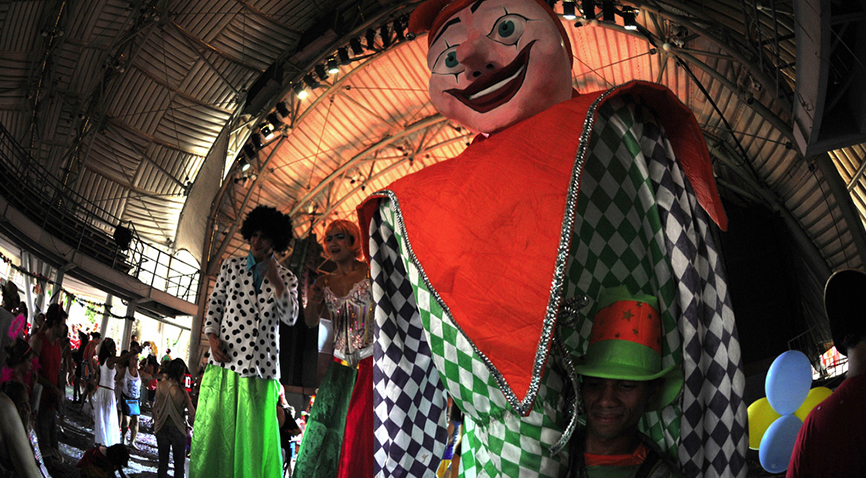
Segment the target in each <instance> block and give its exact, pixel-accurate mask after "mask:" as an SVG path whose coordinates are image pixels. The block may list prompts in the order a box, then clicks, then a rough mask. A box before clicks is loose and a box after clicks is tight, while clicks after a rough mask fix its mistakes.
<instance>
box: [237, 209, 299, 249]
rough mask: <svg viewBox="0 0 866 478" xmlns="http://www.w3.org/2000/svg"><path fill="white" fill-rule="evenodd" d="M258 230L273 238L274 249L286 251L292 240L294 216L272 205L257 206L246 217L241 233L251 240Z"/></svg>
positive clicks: (245, 238)
mask: <svg viewBox="0 0 866 478" xmlns="http://www.w3.org/2000/svg"><path fill="white" fill-rule="evenodd" d="M256 232H261V233H262V235H263V236H265V237H267V238H268V239H270V240H271V242H272V243H273V246H274V251H276V252H285V251H286V249H288V248H289V243H290V242H291V241H292V218H291V217H289V216H288V215H286V214H283V213H281V212H280V211H277V210H276V209H274V208H272V207H270V206H256V207H255V209H253V210H252V211H250V213H249V214H247V218H246V219H244V223H243V225H242V226H241V235H242V236H243V238H244V240H247V241H249V240H250V238H252V237H253V234H255V233H256Z"/></svg>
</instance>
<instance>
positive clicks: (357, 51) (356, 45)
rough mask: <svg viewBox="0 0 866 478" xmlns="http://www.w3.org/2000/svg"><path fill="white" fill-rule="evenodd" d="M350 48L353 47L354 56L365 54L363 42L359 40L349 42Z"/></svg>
mask: <svg viewBox="0 0 866 478" xmlns="http://www.w3.org/2000/svg"><path fill="white" fill-rule="evenodd" d="M349 46H350V47H352V54H353V55H355V56H361V55H363V54H364V47H362V46H361V40H358V39H357V38H352V39H351V40H349Z"/></svg>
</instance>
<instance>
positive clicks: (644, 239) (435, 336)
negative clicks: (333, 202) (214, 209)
mask: <svg viewBox="0 0 866 478" xmlns="http://www.w3.org/2000/svg"><path fill="white" fill-rule="evenodd" d="M410 30H412V31H414V32H417V33H421V32H424V31H427V32H428V36H427V41H428V44H429V53H428V56H427V63H428V66H429V68H430V71H431V78H430V83H429V86H430V88H429V90H430V98H431V101H432V102H433V104H434V106H435V107H436V108H437V109H438V110H439V111H440V112H441V113H442V114H443V115H444V116H446V117H448V118H450V119H452V120H454V121H457V122H459V123H460V124H462V125H465V126H467V127H468V128H470V129H472V130H474V131H476V132H478V133H479V135H478V136H477V137H476V139H475V141H474V142H473V143H472V145H471V146H469V147H468V148H467V149H466V150H465V151H464V152H463V153H462V154H461V155H459V156H458V157H456V158H452V159H450V160H448V161H444V162H441V163H438V164H436V165H434V166H431V167H428V168H426V169H424V170H422V171H420V172H418V173H416V174H413V175H411V176H408V177H406V178H403V179H401V180H399V181H397V182H395V183H394V184H392V185H391V186H389V187H388V188H387V189H385V190H382V191H379V192H378V193H376V194H375V195H374V196H372V197H371V198H369V199H368V200H367V201H365V202H364V203H363V204H362V205H361V206H360V207H359V217H360V219H361V223H362V228H368V230H369V231H370V237H369V250H368V253H369V255H370V261H371V271H372V272H371V274H372V278H373V281H374V300H375V301H376V305H377V308H376V335H377V336H376V344H375V345H376V350H375V356H374V357H375V366H374V397H375V398H374V401H375V428H376V431H375V447H376V448H375V460H376V466H377V469H376V473H377V476H398V477H421V476H435V470H436V468H437V466H438V464H439V459H440V457H441V456H442V453H443V450H444V448H445V438H446V437H445V435H446V431H445V430H446V428H445V415H444V413H443V411H444V407H445V403H446V399H445V397H446V393H447V396H450V397H451V398H453V400H454V403H455V404H456V405H457V406H459V407H460V409H461V410H462V411H463V412H464V413H465V420H466V421H465V426H466V432H465V437H464V440H463V448H462V454H461V472H462V476H464V477H474V476H479V477H480V476H489V477H497V476H513V477H517V476H520V477H531V476H541V477H564V476H576V475H573V473H575V470H570V469H569V466H570V463H571V461H570V460H569V456H570V455H572V454H574V453H576V452H577V453H580V452H581V444H579V443H575V442H576V441H578V440H570V438H571V437H572V436H575V433H574V432H575V428H576V427H577V426H579V424H578V420H577V419H576V416H578V415H579V408H580V405H579V401H578V400H575V399H574V397H575V396H576V395H577V393H578V390H577V387H578V386H579V385H578V384H579V380H578V378H577V377H576V376H575V374H574V369H573V367H572V359H573V358H574V357H577V356H580V355H582V354H583V353H584V352H585V350H586V346H587V339H588V335H589V333H590V329H591V326H592V324H591V320H592V319H591V318H592V317H593V311H594V309H595V302H596V300H597V298H598V297H599V293H600V291H602V290H604V289H607V288H613V287H617V286H622V285H625V286H627V287H628V288H629V289H630V290H631V291H632V292H633V293H638V292H639V293H643V294H652V295H655V296H656V297H657V298H658V301H659V308H660V312H661V315H662V322H663V327H664V339H663V340H662V342H663V343H662V344H661V345H662V350H663V364H664V366H666V367H668V366H671V365H677V366H678V367H681V368H682V371H683V374H684V378H685V386H684V387H683V392H682V395H681V396H680V397H679V398H678V399H677V400H676V401H674V402H673V403H672V404H671V405H669V406H667V407H665V408H664V409H662V410H660V411H657V412H649V413H648V414H647V415H646V416H645V417H644V420H643V422H642V424H641V427H642V430H643V431H644V432H645V433H646V434H647V435H649V436H650V437H651V438H652V439H653V440H654V441H655V442H656V443H657V444H658V445H659V446H660V448H662V449H663V450H665V451H666V452H668V453H669V454H670V456H671V457H672V458H673V459H675V460H678V462H679V464H680V465H681V467H682V469H683V471H684V473H685V475H686V476H745V472H746V467H745V447H746V443H747V441H746V433H745V431H746V422H745V421H746V408H745V404H744V403H743V401H742V392H743V387H744V377H743V374H742V370H741V365H740V352H739V345H738V342H737V338H736V330H735V327H734V320H733V314H732V311H731V307H730V298H729V297H728V295H727V288H726V285H725V280H724V277H723V275H722V270H721V267H722V265H721V261H720V259H719V256H718V254H717V252H716V247H715V245H714V242H713V239H712V235H711V230H710V229H711V228H712V227H715V226H713V225H712V222H715V223H716V224H717V225H718V226H720V227H721V228H723V229H724V228H725V227H726V218H725V215H724V211H723V210H722V208H721V205H720V200H719V197H718V194H717V192H716V187H715V183H714V181H713V177H712V170H711V167H710V160H709V155H708V153H707V149H706V145H705V144H704V141H703V137H702V136H701V132H700V129H699V128H698V125H697V123H696V121H695V119H694V117H693V116H692V114H691V112H690V111H689V110H688V109H687V108H686V107H685V106H684V105H683V104H682V103H681V102H679V101H678V100H677V99H676V97H674V95H673V94H672V93H671V92H670V91H668V90H667V89H665V88H663V87H660V86H658V85H654V84H649V83H643V82H632V83H628V84H625V85H622V86H619V87H616V88H613V89H611V90H609V91H603V92H595V93H589V94H577V93H576V92H574V91H573V88H572V80H571V61H572V55H571V50H570V41H569V39H568V37H567V35H566V32H565V30H564V29H563V26H562V24H561V22H560V21H559V20H558V19H557V17H556V15H555V14H554V13H553V11H552V10H551V9H550V8H549V7H548V6H547V5H546V4H545V3H543V1H542V0H428V1H427V2H424V3H422V4H421V5H420V6H419V7H418V8H417V9H416V10H415V12H414V13H413V14H412V17H411V20H410Z"/></svg>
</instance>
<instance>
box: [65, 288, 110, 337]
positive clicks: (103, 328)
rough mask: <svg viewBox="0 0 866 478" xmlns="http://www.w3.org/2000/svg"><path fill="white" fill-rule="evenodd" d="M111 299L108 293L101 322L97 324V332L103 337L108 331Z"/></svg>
mask: <svg viewBox="0 0 866 478" xmlns="http://www.w3.org/2000/svg"><path fill="white" fill-rule="evenodd" d="M55 295H56V294H55ZM53 297H54V296H52V298H53ZM111 299H113V296H112V295H111V294H108V295H107V296H106V297H105V311H104V312H103V313H102V323H101V324H99V334H100V335H102V338H103V339H104V338H105V334H106V333H107V332H108V319H110V318H111Z"/></svg>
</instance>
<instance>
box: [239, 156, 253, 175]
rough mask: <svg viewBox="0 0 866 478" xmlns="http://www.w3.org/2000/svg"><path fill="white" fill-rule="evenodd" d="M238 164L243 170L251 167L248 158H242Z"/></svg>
mask: <svg viewBox="0 0 866 478" xmlns="http://www.w3.org/2000/svg"><path fill="white" fill-rule="evenodd" d="M238 165H240V167H241V171H243V172H246V171H247V170H248V169H250V163H249V161H247V160H246V158H241V159H240V161H238Z"/></svg>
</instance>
